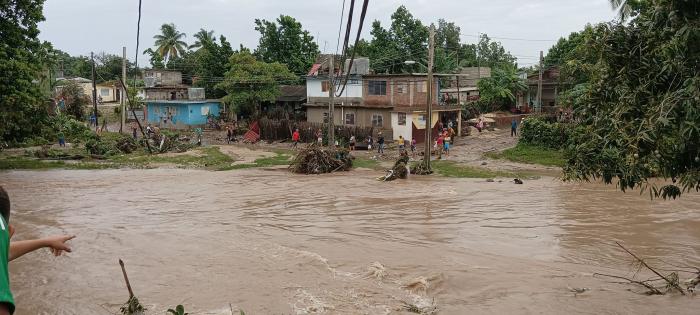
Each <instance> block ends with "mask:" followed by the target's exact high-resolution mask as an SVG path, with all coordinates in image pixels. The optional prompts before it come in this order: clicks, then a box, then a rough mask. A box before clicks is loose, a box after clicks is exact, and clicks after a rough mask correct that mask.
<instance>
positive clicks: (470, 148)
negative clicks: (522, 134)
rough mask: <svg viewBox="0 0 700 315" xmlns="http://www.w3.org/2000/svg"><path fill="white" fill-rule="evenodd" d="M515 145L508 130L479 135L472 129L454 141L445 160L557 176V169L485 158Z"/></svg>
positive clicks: (514, 139) (492, 168) (516, 139)
mask: <svg viewBox="0 0 700 315" xmlns="http://www.w3.org/2000/svg"><path fill="white" fill-rule="evenodd" d="M517 144H518V137H511V136H510V130H508V129H496V130H494V131H483V132H481V133H479V132H477V131H476V129H472V133H471V135H469V136H465V137H458V138H457V139H456V143H455V145H454V146H453V147H452V148H451V150H450V156H449V157H448V158H447V160H451V161H455V162H458V163H464V164H467V165H470V166H479V167H484V168H488V169H490V170H497V171H514V172H518V171H526V172H534V173H542V174H545V175H552V176H558V175H559V173H560V172H561V169H560V168H559V167H554V166H543V165H537V164H524V163H517V162H511V161H507V160H494V159H491V158H488V157H486V156H485V154H486V153H489V152H500V151H503V150H506V149H509V148H512V147H514V146H515V145H517Z"/></svg>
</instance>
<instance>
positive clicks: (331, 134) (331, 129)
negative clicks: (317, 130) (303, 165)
mask: <svg viewBox="0 0 700 315" xmlns="http://www.w3.org/2000/svg"><path fill="white" fill-rule="evenodd" d="M334 61H335V55H331V57H330V59H329V60H328V99H329V103H328V146H329V147H331V148H335V121H334V120H333V119H334V118H333V113H334V112H335V104H334V102H335V84H334V82H333V80H335V78H334V76H335V66H334V65H333V63H334Z"/></svg>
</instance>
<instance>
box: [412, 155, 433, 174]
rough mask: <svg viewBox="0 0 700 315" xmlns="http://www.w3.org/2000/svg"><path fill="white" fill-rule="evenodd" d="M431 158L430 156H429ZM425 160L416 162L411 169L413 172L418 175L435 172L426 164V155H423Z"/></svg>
mask: <svg viewBox="0 0 700 315" xmlns="http://www.w3.org/2000/svg"><path fill="white" fill-rule="evenodd" d="M428 158H430V157H428ZM423 159H424V160H423V161H420V163H418V164H416V165H415V166H413V168H412V169H411V174H416V175H430V174H432V173H433V170H432V169H430V168H427V167H426V165H425V157H423Z"/></svg>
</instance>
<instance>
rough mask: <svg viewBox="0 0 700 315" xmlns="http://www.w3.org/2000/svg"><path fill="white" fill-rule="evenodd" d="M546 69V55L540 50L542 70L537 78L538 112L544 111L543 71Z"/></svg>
mask: <svg viewBox="0 0 700 315" xmlns="http://www.w3.org/2000/svg"><path fill="white" fill-rule="evenodd" d="M543 71H544V57H543V53H542V51H541V50H540V71H539V78H538V80H537V105H536V106H537V112H542V72H543Z"/></svg>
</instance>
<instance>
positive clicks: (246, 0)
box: [40, 0, 615, 65]
mask: <svg viewBox="0 0 700 315" xmlns="http://www.w3.org/2000/svg"><path fill="white" fill-rule="evenodd" d="M357 2H358V3H361V2H362V1H360V0H358V1H357ZM342 3H343V0H325V1H321V0H143V8H142V20H141V43H140V48H139V50H141V51H143V50H144V49H146V48H149V47H152V46H153V35H155V34H156V33H158V31H159V27H160V25H161V24H163V23H175V24H176V25H177V28H178V30H180V31H181V32H184V33H186V34H187V38H186V42H188V43H192V42H193V39H192V34H194V33H196V32H197V31H198V30H199V29H200V28H205V29H207V30H214V31H215V33H216V35H217V36H218V35H221V34H223V35H224V36H226V37H227V39H228V40H229V41H230V42H231V43H232V45H233V46H234V48H237V47H238V44H239V43H241V44H243V45H244V46H246V47H249V48H255V47H256V46H257V41H258V38H259V36H258V35H259V34H258V33H257V32H256V31H255V29H254V24H253V21H254V19H255V18H262V19H268V20H273V19H275V18H276V17H278V16H279V15H280V14H286V15H291V16H293V17H295V18H296V19H297V20H298V21H300V22H301V23H302V25H303V26H304V28H305V29H307V30H308V31H309V32H310V33H311V34H312V35H313V36H314V37H315V38H316V39H317V40H318V43H319V48H320V49H321V51H324V48H325V49H326V50H327V51H335V46H336V43H337V39H338V26H339V19H340V12H341V7H342ZM347 3H350V1H349V0H348V1H347ZM400 5H405V6H406V7H407V8H408V10H409V11H410V12H411V13H413V15H414V16H416V17H418V18H419V19H421V20H422V21H423V22H424V23H425V24H429V23H430V22H437V20H438V19H439V18H444V19H446V20H447V21H453V22H455V23H456V24H457V25H459V26H460V27H461V29H462V41H463V42H465V43H472V42H474V41H475V39H476V36H477V34H478V33H479V32H481V33H487V34H488V35H489V36H491V37H501V38H503V39H499V41H501V42H502V43H503V46H504V47H505V48H506V49H507V50H509V51H510V52H511V53H512V54H513V55H515V56H516V57H518V58H519V63H520V65H530V64H532V63H535V62H537V55H538V53H539V51H540V50H544V51H545V53H546V52H547V49H548V48H549V47H550V46H551V45H552V44H554V43H555V42H556V40H557V39H558V38H560V37H561V36H567V35H568V34H569V33H571V32H573V31H578V30H581V29H582V28H583V27H584V26H585V24H586V23H597V22H603V21H609V20H612V19H613V18H614V17H615V12H613V10H612V9H611V8H610V4H609V0H479V1H477V0H370V4H369V9H368V13H367V20H366V21H365V28H364V29H363V32H362V34H363V37H364V38H370V34H369V31H370V26H371V22H372V21H374V20H379V21H381V22H382V24H383V25H385V26H388V24H389V21H390V16H391V13H393V12H394V11H395V10H396V8H397V7H398V6H400ZM360 6H361V5H360ZM137 12H138V0H117V1H115V0H47V1H46V3H45V5H44V15H45V17H46V21H45V22H43V23H41V24H40V29H41V35H40V37H41V39H43V40H47V41H50V42H51V43H53V45H54V47H56V48H58V49H61V50H63V51H66V52H68V53H70V54H72V55H79V54H82V55H89V54H90V52H91V51H94V52H102V51H104V52H108V53H114V54H121V47H122V46H126V47H127V53H128V58H129V59H130V60H132V61H133V58H134V48H135V45H136V22H137V16H138V13H137ZM355 12H357V13H359V9H358V10H356V11H355ZM358 20H359V18H357V19H355V21H358ZM515 39H521V40H515ZM522 39H525V40H522ZM144 63H147V60H146V58H145V57H141V56H140V57H139V64H141V65H143V64H144Z"/></svg>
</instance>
